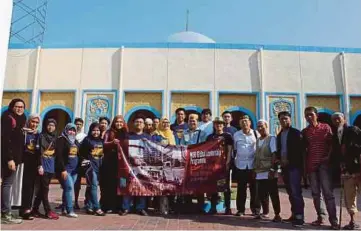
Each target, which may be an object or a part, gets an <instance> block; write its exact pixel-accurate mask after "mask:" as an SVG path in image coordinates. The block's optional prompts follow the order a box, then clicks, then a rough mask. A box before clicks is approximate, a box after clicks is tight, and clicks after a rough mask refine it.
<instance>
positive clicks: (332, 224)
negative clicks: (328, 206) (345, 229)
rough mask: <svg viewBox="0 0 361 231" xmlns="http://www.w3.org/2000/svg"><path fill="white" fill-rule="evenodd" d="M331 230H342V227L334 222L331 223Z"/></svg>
mask: <svg viewBox="0 0 361 231" xmlns="http://www.w3.org/2000/svg"><path fill="white" fill-rule="evenodd" d="M331 229H332V230H339V229H340V226H339V224H338V223H337V222H332V223H331Z"/></svg>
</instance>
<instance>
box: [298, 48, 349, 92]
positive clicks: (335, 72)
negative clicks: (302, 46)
mask: <svg viewBox="0 0 361 231" xmlns="http://www.w3.org/2000/svg"><path fill="white" fill-rule="evenodd" d="M300 63H301V73H302V74H301V76H302V79H303V83H304V92H305V93H342V92H343V87H342V75H341V64H340V57H339V54H338V53H316V52H301V59H300Z"/></svg>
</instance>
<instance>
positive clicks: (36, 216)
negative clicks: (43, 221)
mask: <svg viewBox="0 0 361 231" xmlns="http://www.w3.org/2000/svg"><path fill="white" fill-rule="evenodd" d="M31 214H32V215H33V217H35V218H39V217H44V215H43V214H41V213H40V212H39V210H38V209H32V210H31Z"/></svg>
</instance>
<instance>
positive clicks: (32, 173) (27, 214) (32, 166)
mask: <svg viewBox="0 0 361 231" xmlns="http://www.w3.org/2000/svg"><path fill="white" fill-rule="evenodd" d="M39 123H40V116H39V115H38V114H31V115H30V116H29V118H28V120H27V122H26V125H25V127H24V133H25V148H24V154H23V163H24V174H23V187H22V194H21V211H20V214H21V216H22V217H23V219H25V220H33V219H34V217H33V215H32V213H31V207H32V202H33V196H34V186H35V179H36V176H37V172H38V166H39V165H40V163H39V156H38V151H37V149H38V138H39V133H38V127H39Z"/></svg>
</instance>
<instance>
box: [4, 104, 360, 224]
mask: <svg viewBox="0 0 361 231" xmlns="http://www.w3.org/2000/svg"><path fill="white" fill-rule="evenodd" d="M24 110H25V103H24V102H23V101H22V100H21V99H14V100H12V101H11V103H10V104H9V108H8V110H7V111H6V112H5V113H4V114H3V116H2V119H1V125H2V128H1V142H2V150H1V151H2V156H1V164H2V185H1V206H2V207H1V212H2V222H3V223H8V224H9V223H11V224H13V223H21V221H22V220H21V219H20V218H18V217H15V216H13V215H12V213H11V206H12V205H13V204H14V201H16V199H14V198H16V197H18V198H20V199H19V200H18V201H21V204H20V205H21V206H20V208H21V209H20V216H21V217H22V219H30V220H31V219H34V218H35V217H46V218H49V219H58V215H57V214H56V213H55V212H53V210H52V209H51V207H50V204H49V199H48V194H49V184H50V181H51V179H52V178H53V177H56V178H57V179H58V180H59V181H60V183H61V187H62V190H63V195H62V204H61V205H60V206H59V208H60V209H61V210H62V213H63V214H64V215H66V216H68V217H70V218H76V217H77V214H76V213H75V212H74V211H75V210H74V209H77V208H79V203H78V197H79V190H80V185H81V178H82V177H85V178H86V182H87V187H86V192H85V202H84V205H85V207H84V208H85V210H86V212H87V214H94V215H97V216H104V215H105V214H106V213H114V212H116V213H119V215H123V216H124V215H127V214H128V213H129V212H131V211H133V210H135V211H136V212H137V213H139V214H140V215H144V216H146V215H148V214H147V211H148V204H149V203H148V202H149V201H150V198H148V197H143V196H136V197H132V196H119V195H117V186H118V183H119V179H118V178H117V173H118V167H119V166H118V164H119V163H118V156H119V153H120V152H121V149H122V144H123V142H122V141H124V140H140V139H148V140H151V141H153V142H159V143H161V144H165V145H192V144H198V143H202V142H206V141H208V140H212V139H222V140H223V141H224V145H223V146H222V147H224V149H225V150H224V151H225V153H226V155H227V160H226V163H225V164H226V171H227V173H228V174H227V175H228V180H227V182H230V181H231V180H230V179H231V178H233V180H235V181H236V182H237V199H236V206H237V212H236V213H235V214H234V215H235V216H244V215H245V212H246V210H245V203H246V198H247V188H249V191H250V200H251V201H250V202H251V203H250V209H251V212H252V215H253V216H254V218H255V219H267V218H268V217H269V215H268V214H269V198H271V202H272V206H273V209H274V214H275V216H274V218H273V221H274V222H282V221H283V222H289V223H292V224H293V225H294V226H296V227H298V226H302V225H303V224H304V200H303V196H302V182H303V183H306V182H307V181H309V182H310V186H311V191H312V197H313V202H314V206H315V210H316V212H317V219H316V220H315V221H314V222H312V225H315V226H320V225H322V224H323V223H324V215H325V212H324V208H323V207H322V203H321V201H322V199H321V192H322V197H323V199H324V200H325V204H326V209H327V212H328V216H329V222H330V224H331V228H332V229H339V222H338V219H337V213H336V204H335V197H334V194H333V185H332V177H333V176H332V169H333V168H334V166H339V167H340V168H341V178H342V182H343V187H344V192H345V202H346V203H345V204H346V208H347V210H348V212H349V214H350V217H351V220H350V222H349V224H348V225H346V226H345V227H344V228H345V229H350V230H351V229H356V228H358V225H357V224H356V222H355V220H354V217H355V213H356V212H357V205H356V194H357V192H358V189H359V184H360V154H361V130H360V129H359V128H357V127H355V126H348V125H347V124H346V120H345V117H344V115H343V114H342V113H340V112H338V113H335V114H333V115H332V122H333V128H331V127H330V126H329V125H327V124H324V123H320V122H319V121H318V118H317V109H316V108H315V107H307V108H305V110H304V116H305V119H306V120H307V122H308V126H307V127H306V128H305V129H303V130H302V131H300V130H298V129H296V128H294V127H292V116H291V114H290V113H289V112H287V111H284V112H280V113H279V114H278V118H279V122H280V124H281V128H282V129H281V131H280V132H279V133H278V134H277V136H273V135H271V134H270V132H269V124H268V122H267V121H266V120H263V119H261V120H259V121H258V122H257V124H256V125H255V127H256V130H253V129H252V126H251V125H252V124H251V120H250V118H249V116H247V115H244V116H242V117H241V118H240V120H239V125H240V128H241V129H240V130H238V129H237V128H235V127H233V126H231V122H232V113H231V112H228V111H225V112H223V113H222V116H221V117H216V118H214V120H212V112H211V110H210V109H204V110H203V111H202V113H201V118H198V115H197V114H190V115H188V118H187V116H186V110H185V109H184V108H178V109H177V110H176V112H175V113H176V121H175V122H174V123H173V124H171V123H170V120H169V119H168V118H165V117H163V118H154V119H151V118H144V117H143V116H142V115H136V116H135V117H134V119H133V125H134V129H133V131H129V129H128V127H127V124H126V122H125V121H124V118H123V117H122V116H121V115H118V116H115V118H114V119H113V120H112V122H111V123H110V120H109V119H108V118H105V117H102V118H99V121H98V122H94V123H92V124H91V125H90V127H89V129H88V130H89V132H88V134H87V135H86V134H84V133H83V132H82V128H83V124H84V122H83V120H82V119H80V118H76V119H75V121H74V124H73V123H69V124H67V125H66V127H65V128H64V131H63V132H62V133H61V134H56V133H55V131H56V126H57V122H56V121H55V120H54V119H48V120H47V121H45V123H44V125H45V126H44V128H43V131H42V132H41V133H39V131H38V126H39V124H40V123H41V119H40V117H39V116H38V115H30V116H29V118H28V119H27V120H26V117H25V115H24ZM199 119H200V120H199ZM278 177H282V179H283V182H284V185H285V187H286V191H287V193H288V195H289V200H290V204H291V213H292V215H291V217H289V218H288V219H282V217H281V215H280V214H281V205H280V199H279V192H278ZM98 187H99V188H100V200H98V194H97V192H98ZM14 188H15V190H14ZM16 188H18V191H19V190H20V191H21V193H18V194H16V192H17V190H16ZM204 193H207V192H204ZM204 193H203V194H199V195H182V196H177V195H174V196H161V197H156V198H153V206H154V208H155V209H156V210H157V211H159V212H161V213H163V214H168V213H172V212H191V211H190V210H189V209H188V210H187V208H191V207H192V206H193V204H192V201H193V199H197V204H196V205H195V206H196V207H197V209H196V211H197V212H201V213H205V212H204V208H203V207H204V201H205V196H204ZM14 194H15V195H14ZM73 194H75V201H74V202H73ZM207 196H209V197H210V200H211V209H210V211H208V214H216V213H217V209H216V205H217V202H218V198H219V197H218V193H214V192H211V193H210V194H207ZM224 200H225V203H224V204H225V214H226V215H231V214H232V210H231V206H230V204H231V203H230V202H231V189H230V184H229V185H228V188H227V190H225V191H224ZM41 202H42V203H43V206H44V210H45V214H41V213H40V212H39V206H40V204H41ZM177 205H181V206H177ZM180 208H181V209H182V210H180ZM193 211H194V210H193Z"/></svg>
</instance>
